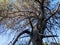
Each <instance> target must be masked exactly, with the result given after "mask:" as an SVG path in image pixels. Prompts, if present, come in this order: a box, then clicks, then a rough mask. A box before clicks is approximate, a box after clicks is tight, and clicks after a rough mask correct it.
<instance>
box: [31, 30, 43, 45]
mask: <svg viewBox="0 0 60 45" xmlns="http://www.w3.org/2000/svg"><path fill="white" fill-rule="evenodd" d="M31 39H32V40H31V41H32V44H33V45H42V39H43V38H42V36H39V34H38V30H35V31H34V32H33V34H32V36H31Z"/></svg>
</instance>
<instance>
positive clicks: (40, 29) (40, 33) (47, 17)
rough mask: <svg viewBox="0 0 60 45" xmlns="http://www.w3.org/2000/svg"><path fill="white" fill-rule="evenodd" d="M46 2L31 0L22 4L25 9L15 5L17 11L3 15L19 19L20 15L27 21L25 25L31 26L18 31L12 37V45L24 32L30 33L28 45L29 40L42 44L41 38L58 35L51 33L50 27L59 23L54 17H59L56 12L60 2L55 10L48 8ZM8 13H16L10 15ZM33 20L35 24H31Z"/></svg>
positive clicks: (47, 0) (34, 43) (35, 44)
mask: <svg viewBox="0 0 60 45" xmlns="http://www.w3.org/2000/svg"><path fill="white" fill-rule="evenodd" d="M48 2H49V0H34V1H33V2H32V1H31V2H30V3H24V4H23V5H22V6H23V7H24V9H25V10H23V11H21V10H20V8H19V7H17V6H16V5H15V8H16V9H17V10H18V11H15V12H11V13H8V14H9V15H8V16H5V18H6V17H8V18H14V17H18V19H20V17H23V19H21V20H26V21H27V22H28V23H27V24H26V25H30V26H31V31H29V30H24V31H23V32H20V33H19V34H18V35H17V37H16V38H15V39H14V41H13V43H12V45H15V43H16V42H17V41H18V39H19V37H20V36H21V35H22V34H25V33H27V34H29V35H30V40H29V43H28V45H29V44H30V42H32V44H33V45H43V44H42V42H43V41H42V40H43V38H49V37H58V36H57V35H53V33H52V32H51V31H52V30H51V29H52V27H53V26H54V25H55V24H58V25H59V23H58V22H57V21H56V20H55V19H58V18H59V15H57V14H59V6H60V3H58V5H57V7H56V9H55V10H53V11H51V9H49V7H48V5H47V4H49V3H48ZM10 14H16V15H13V16H12V15H10ZM34 20H37V22H34V23H36V25H33V21H34ZM14 24H16V23H14ZM26 25H25V26H26ZM48 26H49V27H48ZM23 27H24V26H23ZM45 30H47V31H48V32H49V33H51V35H45Z"/></svg>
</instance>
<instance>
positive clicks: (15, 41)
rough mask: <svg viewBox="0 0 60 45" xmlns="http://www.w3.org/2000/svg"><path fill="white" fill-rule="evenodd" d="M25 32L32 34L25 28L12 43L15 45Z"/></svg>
mask: <svg viewBox="0 0 60 45" xmlns="http://www.w3.org/2000/svg"><path fill="white" fill-rule="evenodd" d="M24 33H27V34H30V32H29V31H28V30H25V31H23V32H21V33H19V35H18V36H17V37H16V39H15V40H14V41H13V43H12V45H15V43H16V42H17V40H18V38H19V37H20V36H21V35H22V34H24Z"/></svg>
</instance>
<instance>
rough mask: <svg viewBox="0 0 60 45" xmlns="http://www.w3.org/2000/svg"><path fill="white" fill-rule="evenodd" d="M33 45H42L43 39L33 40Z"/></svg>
mask: <svg viewBox="0 0 60 45" xmlns="http://www.w3.org/2000/svg"><path fill="white" fill-rule="evenodd" d="M32 44H33V45H42V39H41V38H38V39H37V40H34V39H32Z"/></svg>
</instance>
